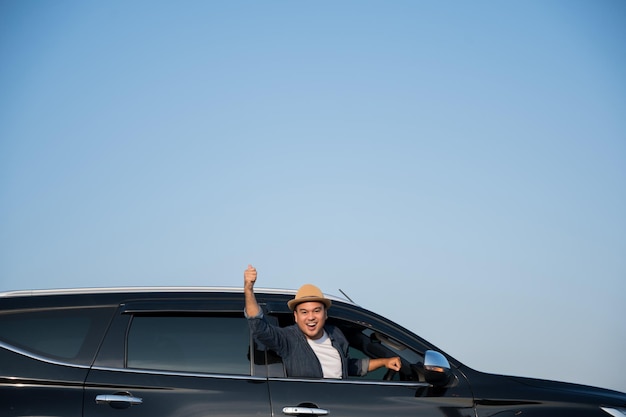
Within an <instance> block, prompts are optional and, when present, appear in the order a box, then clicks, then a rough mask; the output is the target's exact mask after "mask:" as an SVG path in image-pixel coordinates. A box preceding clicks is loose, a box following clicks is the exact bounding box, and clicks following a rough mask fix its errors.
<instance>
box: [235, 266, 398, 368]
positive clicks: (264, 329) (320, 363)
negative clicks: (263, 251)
mask: <svg viewBox="0 0 626 417" xmlns="http://www.w3.org/2000/svg"><path fill="white" fill-rule="evenodd" d="M256 279H257V271H256V269H255V268H254V267H252V265H248V269H246V270H245V271H244V286H243V288H244V295H245V304H246V305H245V315H246V317H247V318H248V324H249V325H250V329H251V330H252V333H253V335H254V337H255V338H256V339H257V340H258V341H260V342H261V343H263V344H265V346H267V347H269V348H270V349H272V350H274V351H275V352H276V353H277V354H278V355H280V356H281V357H282V359H283V363H284V365H285V370H286V372H287V376H291V377H307V378H346V377H347V376H348V375H357V376H363V375H365V374H367V372H369V371H373V370H375V369H378V368H381V367H383V366H385V367H387V368H389V369H393V370H394V371H399V370H400V366H401V362H400V358H399V357H393V358H376V359H370V358H363V359H351V358H350V357H349V356H348V341H347V340H346V337H345V336H344V335H343V333H342V332H341V330H339V328H337V327H335V326H330V325H326V319H327V318H328V312H327V310H328V308H330V306H331V300H329V299H328V298H325V297H324V294H322V292H321V291H320V290H319V288H317V287H316V286H314V285H311V284H305V285H303V286H302V287H300V289H299V290H298V292H297V293H296V296H295V298H294V299H292V300H290V301H289V302H288V303H287V305H288V306H289V309H290V310H292V311H293V317H294V321H295V324H294V325H292V326H288V327H278V326H275V325H272V324H271V323H269V322H268V321H267V320H266V318H265V316H264V315H263V312H262V311H261V308H260V307H259V304H258V303H257V301H256V297H255V295H254V284H255V282H256Z"/></svg>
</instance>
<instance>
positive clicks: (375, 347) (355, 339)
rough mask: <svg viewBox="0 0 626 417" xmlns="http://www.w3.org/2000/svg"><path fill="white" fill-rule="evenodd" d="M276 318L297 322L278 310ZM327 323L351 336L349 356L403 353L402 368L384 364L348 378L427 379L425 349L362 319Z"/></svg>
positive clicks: (286, 323) (332, 319)
mask: <svg viewBox="0 0 626 417" xmlns="http://www.w3.org/2000/svg"><path fill="white" fill-rule="evenodd" d="M275 320H276V321H277V323H278V325H279V326H281V327H285V326H289V325H292V324H293V323H294V322H293V315H292V314H276V315H275ZM327 324H329V325H332V326H336V327H338V328H339V329H341V331H342V332H343V334H344V335H345V337H346V339H347V340H348V344H349V356H350V357H351V358H354V359H360V358H365V357H368V358H370V359H375V358H390V357H394V356H399V357H400V359H401V361H402V369H401V370H400V372H394V373H390V374H388V373H387V371H388V370H387V368H385V367H382V368H379V369H377V370H374V371H372V372H369V373H368V374H367V375H365V376H361V377H359V376H349V377H348V378H347V379H355V380H364V379H365V380H376V381H383V380H385V379H387V378H390V380H392V381H423V376H422V374H421V364H422V362H423V355H422V354H421V353H419V352H416V351H414V350H413V349H410V348H409V347H407V346H406V345H404V344H402V343H400V342H399V341H397V340H395V339H393V338H391V337H389V336H387V335H385V334H384V333H382V332H379V331H376V330H375V329H372V328H369V327H365V326H363V325H361V324H358V323H354V322H351V321H348V320H343V319H339V318H335V317H329V318H328V320H327ZM268 355H269V357H271V358H273V361H274V362H276V361H280V357H279V356H278V355H276V354H275V353H273V352H271V351H269V352H268ZM283 375H284V374H283Z"/></svg>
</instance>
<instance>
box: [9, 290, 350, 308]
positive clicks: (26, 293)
mask: <svg viewBox="0 0 626 417" xmlns="http://www.w3.org/2000/svg"><path fill="white" fill-rule="evenodd" d="M254 292H255V294H259V295H260V294H277V295H288V296H295V294H296V290H292V289H278V288H255V289H254ZM130 293H199V294H201V293H205V294H211V293H233V294H241V293H243V288H242V287H211V286H207V287H191V286H190V287H184V286H172V287H168V286H160V287H150V286H146V287H141V286H139V287H93V288H91V287H82V288H52V289H36V290H13V291H4V292H0V299H2V298H16V297H37V296H50V295H73V294H75V295H79V294H80V295H85V294H86V295H90V294H130ZM324 295H325V296H326V297H327V298H328V299H330V300H332V301H341V302H344V303H348V304H354V303H352V302H351V301H349V300H347V299H345V298H340V297H337V296H334V295H330V294H324Z"/></svg>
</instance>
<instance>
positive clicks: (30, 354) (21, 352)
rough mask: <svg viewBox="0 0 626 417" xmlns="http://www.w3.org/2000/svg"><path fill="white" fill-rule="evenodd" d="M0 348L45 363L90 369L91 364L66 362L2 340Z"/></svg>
mask: <svg viewBox="0 0 626 417" xmlns="http://www.w3.org/2000/svg"><path fill="white" fill-rule="evenodd" d="M0 348H3V349H6V350H9V351H11V352H14V353H17V354H18V355H22V356H26V357H27V358H31V359H35V360H37V361H40V362H45V363H49V364H52V365H59V366H69V367H72V368H80V369H89V368H90V366H89V365H81V364H77V363H71V362H65V361H62V360H56V359H52V358H49V357H46V356H43V355H38V354H36V353H33V352H30V351H28V350H26V349H22V348H18V347H16V346H13V345H10V344H8V343H6V342H2V341H0Z"/></svg>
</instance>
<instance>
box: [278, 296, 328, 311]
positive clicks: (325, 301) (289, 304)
mask: <svg viewBox="0 0 626 417" xmlns="http://www.w3.org/2000/svg"><path fill="white" fill-rule="evenodd" d="M309 302H319V303H322V304H324V305H325V306H326V308H330V305H331V304H332V302H331V301H330V300H329V299H328V298H321V297H302V298H294V299H293V300H289V301H287V307H289V310H291V311H293V310H294V309H295V308H296V306H297V305H298V304H302V303H309Z"/></svg>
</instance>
